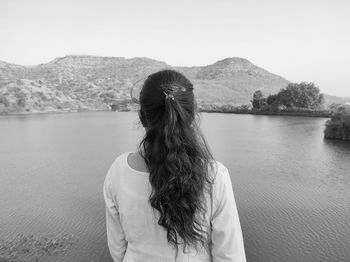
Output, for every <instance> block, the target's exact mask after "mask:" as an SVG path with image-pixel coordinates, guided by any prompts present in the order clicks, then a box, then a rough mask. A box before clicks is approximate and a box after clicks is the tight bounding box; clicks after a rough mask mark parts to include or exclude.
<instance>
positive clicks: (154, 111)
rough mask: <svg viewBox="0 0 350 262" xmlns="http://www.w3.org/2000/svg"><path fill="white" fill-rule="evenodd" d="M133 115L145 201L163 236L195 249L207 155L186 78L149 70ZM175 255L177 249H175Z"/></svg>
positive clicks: (202, 226)
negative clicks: (139, 135)
mask: <svg viewBox="0 0 350 262" xmlns="http://www.w3.org/2000/svg"><path fill="white" fill-rule="evenodd" d="M139 103H140V110H139V116H140V121H141V123H142V125H143V126H144V127H145V130H146V134H145V136H144V138H143V139H142V141H141V143H140V146H139V153H140V155H141V156H142V157H143V159H144V160H145V163H146V165H147V167H148V169H149V172H150V176H149V181H150V183H151V186H152V192H151V195H150V197H149V202H150V204H151V206H152V207H153V208H154V209H156V210H158V211H159V213H160V217H159V220H158V224H159V225H160V226H162V227H163V228H165V230H166V232H167V240H168V242H169V243H170V244H172V245H173V246H175V247H176V251H178V245H179V244H183V245H184V246H183V250H184V252H185V249H186V247H188V246H192V247H195V249H196V250H198V247H199V246H200V245H202V246H204V245H205V243H206V241H207V238H208V233H207V230H206V229H207V227H208V226H209V225H207V224H206V223H205V219H204V218H205V213H206V205H205V201H204V192H205V190H209V189H210V185H211V184H212V182H213V180H212V178H211V177H210V175H209V172H210V170H211V167H213V163H214V161H212V160H213V157H212V154H211V152H210V150H209V147H208V145H207V143H206V141H205V139H204V137H203V135H202V134H201V132H200V129H199V127H198V122H197V119H198V117H197V115H198V114H197V106H196V103H195V99H194V94H193V85H192V83H191V82H190V81H189V80H188V79H187V78H186V77H185V76H184V75H182V74H181V73H179V72H177V71H174V70H163V71H159V72H157V73H154V74H151V75H150V76H148V78H147V79H146V80H145V82H144V84H143V87H142V89H141V92H140V99H139ZM176 254H177V252H176Z"/></svg>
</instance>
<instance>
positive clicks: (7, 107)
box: [0, 55, 289, 113]
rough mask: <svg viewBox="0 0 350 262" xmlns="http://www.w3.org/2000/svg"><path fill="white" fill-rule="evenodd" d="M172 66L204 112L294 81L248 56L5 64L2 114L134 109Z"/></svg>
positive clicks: (0, 76)
mask: <svg viewBox="0 0 350 262" xmlns="http://www.w3.org/2000/svg"><path fill="white" fill-rule="evenodd" d="M166 68H173V69H175V70H178V71H180V72H182V73H184V74H185V75H186V76H187V77H188V78H189V79H190V80H191V81H192V82H193V84H194V87H195V95H196V98H197V101H198V104H199V106H200V107H201V108H205V107H206V106H210V105H212V104H217V105H228V104H229V105H240V104H248V103H249V101H250V99H251V97H252V94H253V92H254V91H256V90H258V89H260V90H262V91H263V92H264V94H265V95H268V94H271V93H276V92H278V91H279V90H280V89H281V88H283V87H285V86H287V84H288V83H289V81H287V80H286V79H284V78H283V77H280V76H278V75H275V74H272V73H270V72H268V71H266V70H265V69H263V68H260V67H258V66H256V65H254V64H252V63H251V62H249V61H248V60H246V59H244V58H237V57H234V58H226V59H224V60H221V61H218V62H216V63H214V64H211V65H207V66H196V67H173V66H170V65H168V64H166V63H164V62H161V61H157V60H153V59H150V58H144V57H138V58H130V59H126V58H123V57H97V56H86V55H79V56H78V55H71V56H65V57H61V58H56V59H54V60H53V61H51V62H49V63H46V64H40V65H37V66H20V65H15V64H10V63H6V62H1V61H0V113H25V112H29V113H35V112H49V111H81V110H110V109H111V108H112V109H113V110H129V109H132V108H134V107H135V106H134V105H133V104H132V102H131V99H130V89H131V88H132V86H133V84H134V83H135V82H137V81H138V80H140V79H143V78H145V77H146V76H147V75H149V74H150V73H153V72H156V71H158V70H161V69H166Z"/></svg>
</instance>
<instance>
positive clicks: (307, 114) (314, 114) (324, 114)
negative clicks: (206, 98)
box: [201, 110, 331, 118]
mask: <svg viewBox="0 0 350 262" xmlns="http://www.w3.org/2000/svg"><path fill="white" fill-rule="evenodd" d="M201 112H206V113H223V114H241V115H265V116H304V117H322V118H330V117H331V113H329V112H320V111H315V112H297V111H296V112H283V111H280V112H269V111H215V110H202V111H201Z"/></svg>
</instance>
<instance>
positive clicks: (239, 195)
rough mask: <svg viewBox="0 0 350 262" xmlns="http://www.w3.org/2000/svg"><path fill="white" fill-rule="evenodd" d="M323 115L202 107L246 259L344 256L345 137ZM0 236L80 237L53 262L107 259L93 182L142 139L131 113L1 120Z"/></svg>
mask: <svg viewBox="0 0 350 262" xmlns="http://www.w3.org/2000/svg"><path fill="white" fill-rule="evenodd" d="M324 122H325V119H323V118H304V117H279V116H252V115H230V114H203V118H202V128H203V131H204V134H205V136H206V138H207V140H208V142H209V144H210V145H211V148H212V150H213V152H214V156H215V157H216V158H217V159H218V160H219V161H221V162H223V163H224V164H225V165H226V166H227V167H228V168H229V170H230V174H231V177H232V182H233V187H234V191H235V196H236V200H237V204H238V208H239V212H240V218H241V224H242V228H243V234H244V239H245V245H246V253H247V258H248V261H350V254H349V250H350V222H349V217H350V201H349V199H350V172H349V170H350V143H346V142H342V141H330V140H324V139H323V128H324ZM0 132H1V137H0V178H1V184H0V192H1V198H0V199H1V200H0V210H1V217H0V236H1V238H7V237H10V236H13V235H17V234H18V233H24V234H34V235H38V236H40V235H50V234H51V235H57V234H58V233H61V234H63V233H71V234H74V235H75V236H76V237H77V238H79V242H78V243H77V245H76V248H75V250H74V251H72V252H70V253H69V254H68V255H66V256H64V257H61V258H60V259H58V258H55V259H54V261H91V260H93V261H111V259H110V257H109V255H108V249H107V246H106V239H105V238H106V237H105V224H104V203H103V200H102V193H101V186H102V182H103V179H104V176H105V173H106V171H107V169H108V167H109V166H110V164H111V162H112V161H113V159H114V158H115V157H116V156H117V155H119V154H121V153H123V152H124V151H129V150H133V149H135V147H136V144H137V142H138V140H139V138H140V137H141V136H142V128H140V127H139V125H138V124H137V114H136V113H113V112H106V113H79V114H55V115H32V116H6V117H1V118H0Z"/></svg>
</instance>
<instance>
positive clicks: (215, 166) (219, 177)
mask: <svg viewBox="0 0 350 262" xmlns="http://www.w3.org/2000/svg"><path fill="white" fill-rule="evenodd" d="M210 174H211V177H212V180H213V182H214V183H220V182H222V181H223V180H224V179H225V177H226V176H227V175H229V172H228V168H227V167H226V166H225V165H224V164H223V163H222V162H220V161H218V160H213V161H212V162H211V165H210Z"/></svg>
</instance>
